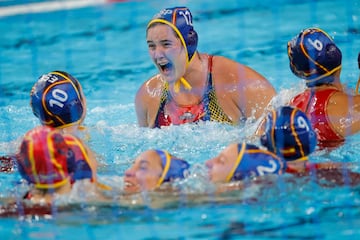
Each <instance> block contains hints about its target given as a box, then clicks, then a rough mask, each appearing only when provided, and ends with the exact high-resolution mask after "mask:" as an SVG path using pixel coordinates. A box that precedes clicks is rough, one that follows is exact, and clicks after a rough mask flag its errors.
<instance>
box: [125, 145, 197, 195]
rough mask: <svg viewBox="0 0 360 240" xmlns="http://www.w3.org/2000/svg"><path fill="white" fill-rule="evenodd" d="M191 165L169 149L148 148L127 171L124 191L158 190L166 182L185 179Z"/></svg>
mask: <svg viewBox="0 0 360 240" xmlns="http://www.w3.org/2000/svg"><path fill="white" fill-rule="evenodd" d="M189 167H190V165H189V163H187V162H186V161H185V160H183V159H179V158H177V157H174V156H172V155H171V154H170V153H168V152H167V151H162V150H147V151H145V152H143V153H141V154H140V155H139V156H138V157H137V158H136V159H135V162H134V164H133V165H132V166H131V167H130V168H129V169H127V170H126V171H125V176H124V191H125V192H127V193H136V192H141V191H152V190H156V189H158V188H159V187H160V186H161V185H162V184H164V183H167V182H171V181H174V180H176V179H183V178H184V177H185V176H186V171H187V169H188V168H189Z"/></svg>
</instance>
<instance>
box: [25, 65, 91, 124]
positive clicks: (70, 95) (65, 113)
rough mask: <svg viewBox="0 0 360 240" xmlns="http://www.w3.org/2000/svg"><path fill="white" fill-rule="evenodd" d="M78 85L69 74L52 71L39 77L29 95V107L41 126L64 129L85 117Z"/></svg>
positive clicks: (80, 89) (81, 94)
mask: <svg viewBox="0 0 360 240" xmlns="http://www.w3.org/2000/svg"><path fill="white" fill-rule="evenodd" d="M83 98H84V97H83V93H82V88H81V85H80V83H79V82H78V80H77V79H76V78H74V77H73V76H71V75H70V74H68V73H66V72H62V71H54V72H50V73H48V74H45V75H42V76H41V77H39V79H38V81H37V82H36V83H35V85H34V86H33V88H32V90H31V93H30V105H31V108H32V111H33V113H34V115H35V116H36V117H38V118H39V119H40V121H41V123H42V124H43V125H47V126H52V127H65V126H69V125H74V124H77V123H79V122H80V121H81V120H82V119H83V117H84V115H85V109H84V108H85V106H84V101H85V99H83Z"/></svg>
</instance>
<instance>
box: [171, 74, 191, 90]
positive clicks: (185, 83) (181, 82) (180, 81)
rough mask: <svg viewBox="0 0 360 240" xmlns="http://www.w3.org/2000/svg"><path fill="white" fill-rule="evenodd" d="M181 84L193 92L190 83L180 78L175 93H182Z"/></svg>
mask: <svg viewBox="0 0 360 240" xmlns="http://www.w3.org/2000/svg"><path fill="white" fill-rule="evenodd" d="M181 84H182V85H183V86H184V88H185V89H186V90H191V89H192V87H191V85H190V83H189V82H188V81H187V80H186V79H185V78H183V77H182V78H180V79H179V80H177V81H176V82H175V85H174V91H175V92H176V93H178V92H179V91H180V87H181Z"/></svg>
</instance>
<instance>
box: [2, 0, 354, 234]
mask: <svg viewBox="0 0 360 240" xmlns="http://www.w3.org/2000/svg"><path fill="white" fill-rule="evenodd" d="M34 2H35V3H36V2H41V3H44V2H46V1H31V3H34ZM48 2H54V1H48ZM65 2H66V1H64V10H61V9H59V10H56V11H47V10H46V8H45V9H44V10H43V11H40V12H37V13H31V11H30V10H29V12H27V13H23V14H15V15H6V16H5V9H6V8H8V7H14V6H16V5H19V4H26V3H29V2H26V1H1V4H0V16H2V13H4V14H3V17H1V18H0V29H1V30H2V34H1V36H0V88H1V94H0V119H1V121H0V154H7V153H11V152H14V151H15V150H16V148H17V144H18V139H19V138H20V137H21V136H22V135H23V134H24V133H25V132H26V131H28V130H29V129H31V128H32V127H34V126H36V125H38V124H39V123H38V121H37V119H36V118H35V117H34V116H33V114H32V112H31V109H30V107H29V91H30V89H31V87H32V85H33V83H34V82H35V81H36V79H37V78H38V77H39V76H40V75H41V74H43V73H46V72H49V71H52V70H65V71H68V72H70V73H71V74H72V75H74V76H75V77H77V78H78V79H79V81H80V82H81V83H82V85H83V88H84V92H85V95H86V97H87V103H88V115H87V118H86V124H87V126H88V127H89V129H90V130H91V139H90V142H89V145H90V146H91V147H92V148H93V149H94V150H95V151H96V152H97V153H98V154H99V156H100V160H99V161H100V164H101V165H100V169H99V175H100V177H101V178H103V179H104V180H108V179H112V178H113V177H119V176H121V175H122V174H123V173H124V170H125V169H126V168H127V167H128V166H129V164H130V162H131V161H132V159H133V158H134V157H135V156H136V155H138V154H139V153H140V152H142V151H144V150H146V149H148V148H163V149H167V150H169V151H170V152H172V153H174V154H176V155H178V156H181V157H184V158H186V159H188V160H189V162H191V163H192V164H194V167H193V171H194V172H195V173H198V174H199V175H200V176H198V177H197V176H193V179H189V181H188V182H186V183H183V185H182V186H183V188H184V189H185V190H184V191H185V192H187V193H189V192H190V193H192V192H199V191H200V192H201V191H202V190H203V188H206V182H204V181H203V178H202V177H201V174H202V173H203V169H202V165H201V163H202V162H203V161H204V160H205V159H207V158H210V157H212V156H215V155H216V154H217V153H218V152H220V150H222V149H223V148H224V147H225V146H226V145H227V144H229V143H230V142H233V141H241V140H244V139H246V138H247V137H248V136H250V135H251V134H252V132H253V130H254V129H255V128H256V123H255V124H254V123H248V124H246V126H241V127H231V126H226V125H225V126H224V125H221V124H217V123H202V124H199V125H198V126H192V125H184V126H176V127H169V128H165V129H161V130H160V129H143V128H139V127H137V124H136V116H135V111H134V103H133V101H134V96H135V93H136V91H137V89H138V87H139V86H140V85H141V83H142V82H143V81H145V80H146V79H148V78H149V77H150V76H151V75H152V74H154V73H155V72H156V69H155V67H154V66H153V64H152V62H151V60H150V58H149V56H148V53H147V46H146V42H145V27H146V24H147V21H148V20H149V19H150V18H151V17H152V16H153V15H154V14H155V13H156V12H157V11H159V10H160V9H161V8H163V7H168V6H174V5H186V6H188V7H189V8H190V9H191V11H192V13H193V15H194V26H195V29H196V31H197V32H198V34H199V51H200V52H207V53H211V54H219V55H223V56H227V57H229V58H232V59H234V60H237V61H239V62H242V63H244V64H247V65H249V66H251V67H252V68H254V69H256V70H257V71H258V72H260V73H261V74H263V75H264V76H265V77H267V78H268V79H269V80H270V82H271V83H272V84H273V85H274V87H275V88H276V90H277V91H278V93H279V95H278V97H277V101H275V105H280V104H282V103H285V102H286V100H287V99H289V96H290V95H292V94H294V93H295V92H296V91H298V90H299V89H300V88H301V87H303V86H302V85H301V83H300V81H299V80H298V79H296V78H295V77H294V76H293V75H292V73H291V72H290V69H289V67H288V59H287V55H286V43H287V41H288V40H289V39H291V38H292V37H293V36H295V34H297V33H298V32H299V30H301V29H303V28H307V27H311V26H316V27H320V28H323V29H324V30H325V31H327V32H329V33H330V34H331V35H332V36H333V37H334V39H335V41H336V43H337V44H338V46H339V47H340V48H341V50H342V53H343V70H342V81H343V83H344V84H346V85H347V86H348V87H349V88H354V87H355V84H356V82H357V79H358V77H359V69H358V68H357V54H358V52H359V50H360V48H359V46H360V37H359V34H360V19H359V18H360V3H359V1H356V0H350V1H346V2H343V1H340V0H319V1H312V0H305V1H292V0H288V1H286V0H273V1H269V0H263V1H259V0H252V1H247V0H244V1H231V0H223V1H206V0H197V1H194V0H193V1H191V0H180V1H166V2H165V1H160V0H157V1H154V0H149V1H128V2H124V3H113V4H110V3H108V4H99V5H96V6H88V7H82V8H74V9H68V7H66V5H65ZM67 2H71V1H67ZM7 12H8V11H7ZM359 142H360V137H359V136H358V135H355V136H352V137H349V139H347V142H346V144H345V145H344V146H341V147H340V148H338V149H336V150H334V151H331V152H317V153H316V154H315V155H314V157H313V160H314V161H327V160H329V159H331V160H333V161H342V162H353V163H354V166H353V170H354V171H359V167H358V166H359V162H360V158H359V157H358V152H359V150H360V147H359ZM18 180H19V176H18V174H16V173H13V174H5V173H1V174H0V187H1V191H0V197H7V196H14V195H16V194H18V193H17V192H21V189H18ZM119 184H120V182H119ZM189 195H191V194H189ZM167 197H171V196H167ZM213 197H214V196H212V195H211V194H209V195H206V192H205V195H204V196H203V199H204V201H203V202H204V203H203V204H195V203H193V200H192V199H191V197H190V196H187V195H184V196H182V197H181V198H180V200H179V201H178V202H177V205H176V204H175V205H176V206H169V207H166V208H160V209H151V208H147V207H145V208H139V209H137V208H135V209H129V208H124V207H122V206H119V205H118V204H117V202H116V201H115V200H114V203H113V204H110V205H104V206H103V205H101V206H98V205H95V204H90V203H85V204H83V205H81V206H80V207H79V208H76V209H75V210H74V211H73V212H62V213H59V214H57V215H56V216H55V217H54V218H51V219H44V218H39V219H38V218H36V217H33V218H30V219H16V218H0V222H1V224H0V236H2V237H1V239H72V238H73V237H74V236H76V237H77V238H79V239H99V238H106V239H130V238H131V239H239V238H241V239H270V238H272V239H287V238H294V239H347V238H352V239H354V238H356V237H358V236H360V230H359V229H360V228H359V226H360V213H359V209H360V203H359V202H360V195H359V188H356V187H355V188H354V187H349V186H345V187H335V188H333V187H331V188H330V187H321V186H319V185H317V184H315V183H314V182H312V181H309V182H306V181H304V182H302V181H299V182H295V183H293V182H288V180H287V179H286V178H282V177H280V178H279V179H277V180H276V181H275V182H274V184H273V185H271V187H270V186H269V187H265V188H261V189H258V188H257V187H256V186H253V187H252V186H250V187H249V189H248V190H247V191H245V192H239V193H236V194H235V195H231V194H230V195H226V196H223V199H221V200H222V201H221V203H219V202H220V201H219V200H218V199H213Z"/></svg>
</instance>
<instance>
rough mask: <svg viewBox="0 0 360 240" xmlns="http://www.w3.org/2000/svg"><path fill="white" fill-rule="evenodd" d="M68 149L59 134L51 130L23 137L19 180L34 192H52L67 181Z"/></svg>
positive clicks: (41, 130)
mask: <svg viewBox="0 0 360 240" xmlns="http://www.w3.org/2000/svg"><path fill="white" fill-rule="evenodd" d="M68 151H69V147H68V145H67V144H66V143H65V140H64V138H63V136H62V135H61V133H60V132H59V131H58V130H56V129H54V128H51V127H47V126H40V127H36V128H34V129H32V130H30V131H29V132H27V133H26V134H25V136H24V139H23V141H22V143H21V146H20V153H19V154H18V156H17V163H18V168H19V172H20V174H21V176H22V177H23V178H25V179H26V180H27V181H28V182H30V183H33V184H34V185H35V187H36V188H40V189H51V188H57V187H60V186H62V185H64V184H65V183H66V182H67V181H69V178H68V176H69V173H68V167H67V159H68Z"/></svg>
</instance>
